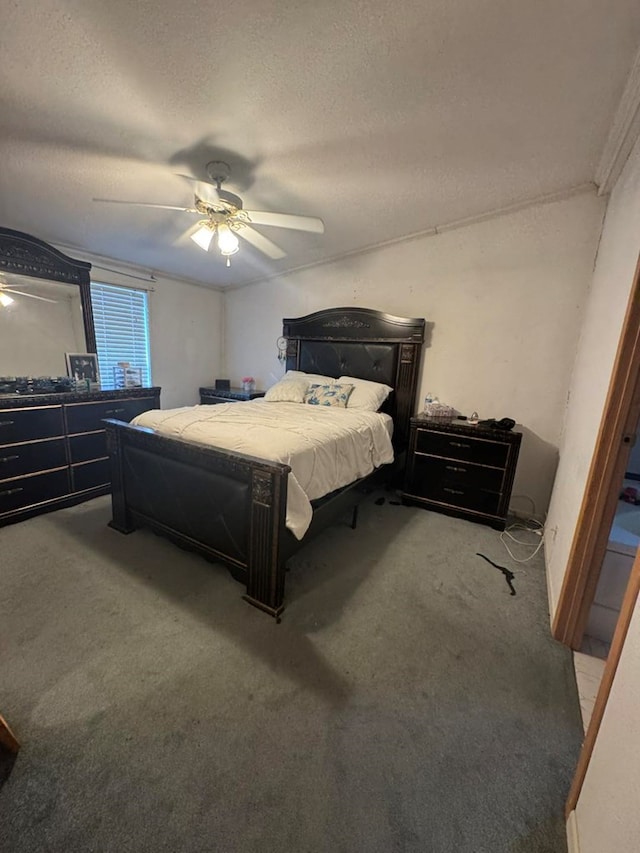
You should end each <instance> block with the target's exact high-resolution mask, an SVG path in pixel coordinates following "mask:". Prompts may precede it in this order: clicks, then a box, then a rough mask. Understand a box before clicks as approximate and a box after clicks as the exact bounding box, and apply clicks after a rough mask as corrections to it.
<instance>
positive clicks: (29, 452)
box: [0, 438, 67, 481]
mask: <svg viewBox="0 0 640 853" xmlns="http://www.w3.org/2000/svg"><path fill="white" fill-rule="evenodd" d="M66 464H67V449H66V447H65V442H64V439H63V438H54V439H50V440H49V441H34V442H33V443H32V444H14V445H13V446H10V447H4V448H3V447H0V481H2V480H6V479H8V478H9V477H21V476H22V475H23V474H33V473H35V472H36V471H47V470H49V469H51V468H61V467H62V466H63V465H66Z"/></svg>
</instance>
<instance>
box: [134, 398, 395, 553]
mask: <svg viewBox="0 0 640 853" xmlns="http://www.w3.org/2000/svg"><path fill="white" fill-rule="evenodd" d="M133 423H134V424H138V425H140V426H145V427H151V429H153V430H155V431H156V432H159V433H161V434H162V435H168V436H173V437H175V438H181V439H184V440H186V441H195V442H198V443H199V444H209V445H213V446H214V447H222V448H224V449H226V450H233V451H234V452H238V453H246V454H248V455H249V456H258V457H259V458H261V459H269V460H271V461H273V462H284V463H285V464H287V465H290V466H291V473H290V474H289V482H288V488H287V521H286V523H287V527H288V528H289V530H291V531H292V533H293V534H294V535H295V536H296V537H297V538H298V539H302V537H303V536H304V534H305V532H306V531H307V528H308V527H309V525H310V524H311V516H312V510H311V504H310V501H312V500H314V499H316V498H321V497H322V496H323V495H327V494H329V492H332V491H334V490H335V489H339V488H341V487H342V486H346V485H348V484H349V483H351V482H353V481H354V480H357V479H358V478H360V477H365V476H366V475H367V474H370V473H371V472H372V471H373V470H374V468H377V467H378V466H380V465H384V464H387V463H389V462H392V461H393V448H392V445H391V432H392V429H393V421H392V420H391V418H390V417H389V415H383V414H381V413H379V412H363V411H359V410H354V409H341V408H337V407H333V406H308V405H304V404H300V403H265V402H264V401H262V400H254V401H252V402H246V403H221V404H218V405H216V406H189V407H187V408H181V409H166V410H161V409H150V410H149V411H148V412H144V413H143V414H141V415H138V417H137V418H135V419H134V420H133Z"/></svg>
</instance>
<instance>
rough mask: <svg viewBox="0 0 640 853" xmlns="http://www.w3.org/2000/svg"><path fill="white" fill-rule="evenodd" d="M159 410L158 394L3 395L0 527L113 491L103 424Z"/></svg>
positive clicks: (134, 390)
mask: <svg viewBox="0 0 640 853" xmlns="http://www.w3.org/2000/svg"><path fill="white" fill-rule="evenodd" d="M158 408H160V388H128V389H126V390H123V391H96V392H87V393H75V392H66V393H60V394H33V395H24V396H22V395H18V394H12V395H9V396H3V395H0V525H4V524H10V523H12V522H14V521H21V520H22V519H24V518H28V517H30V516H33V515H38V514H40V513H42V512H50V511H51V510H53V509H59V508H60V507H63V506H69V505H71V504H74V503H80V502H81V501H85V500H89V499H90V498H94V497H97V496H98V495H103V494H106V493H108V492H109V491H110V473H109V457H108V452H107V443H106V432H105V429H104V424H103V423H102V419H103V418H116V419H117V420H122V421H130V420H131V419H132V418H134V417H135V416H136V415H139V414H140V413H141V412H146V411H147V410H148V409H158Z"/></svg>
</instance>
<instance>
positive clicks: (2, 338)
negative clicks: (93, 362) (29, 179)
mask: <svg viewBox="0 0 640 853" xmlns="http://www.w3.org/2000/svg"><path fill="white" fill-rule="evenodd" d="M90 269H91V264H88V263H86V262H85V261H77V260H75V259H73V258H69V257H67V256H66V255H63V254H62V252H59V251H58V250H57V249H54V248H53V246H49V245H48V244H47V243H44V242H43V241H42V240H38V239H37V238H36V237H31V236H30V235H29V234H23V233H22V232H20V231H12V230H10V229H8V228H0V377H11V376H17V377H24V376H30V377H34V378H35V377H45V376H46V377H54V376H55V377H59V376H66V373H67V368H66V364H65V353H66V352H75V353H81V352H95V351H96V346H95V333H94V328H93V315H92V311H91V296H90V285H89V271H90Z"/></svg>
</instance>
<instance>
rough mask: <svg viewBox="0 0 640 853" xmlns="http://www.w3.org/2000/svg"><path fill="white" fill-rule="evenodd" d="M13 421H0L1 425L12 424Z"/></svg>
mask: <svg viewBox="0 0 640 853" xmlns="http://www.w3.org/2000/svg"><path fill="white" fill-rule="evenodd" d="M12 424H13V421H0V426H11V425H12Z"/></svg>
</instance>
